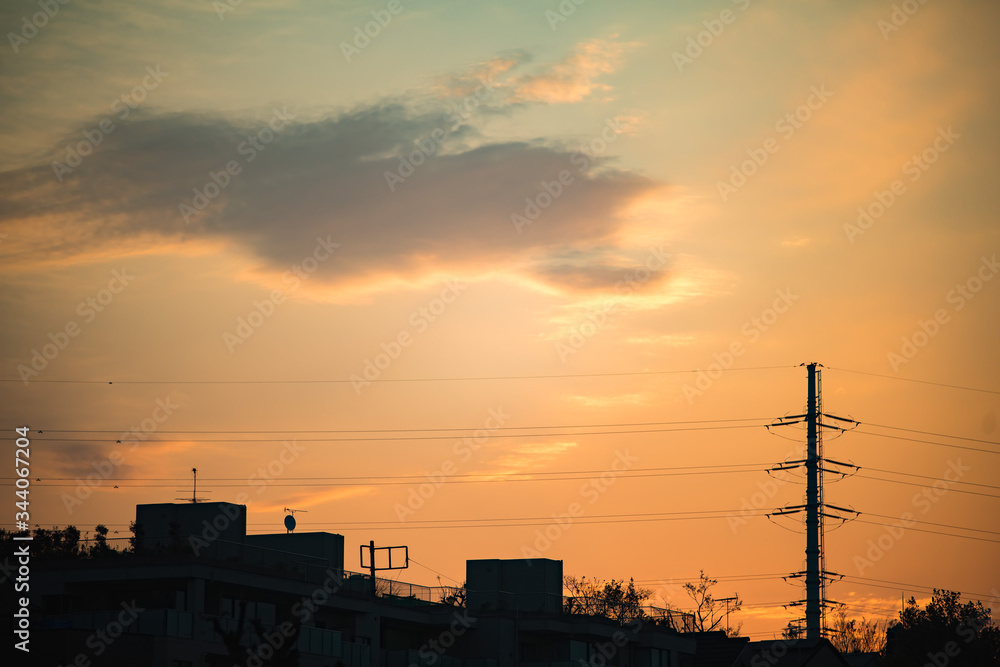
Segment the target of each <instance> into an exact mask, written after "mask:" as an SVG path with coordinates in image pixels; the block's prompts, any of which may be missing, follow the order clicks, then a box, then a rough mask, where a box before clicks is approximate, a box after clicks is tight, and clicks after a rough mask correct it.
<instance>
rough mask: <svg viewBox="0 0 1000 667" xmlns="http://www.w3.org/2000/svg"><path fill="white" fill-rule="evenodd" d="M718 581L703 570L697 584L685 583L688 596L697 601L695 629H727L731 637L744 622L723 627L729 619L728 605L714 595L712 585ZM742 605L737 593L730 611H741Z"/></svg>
mask: <svg viewBox="0 0 1000 667" xmlns="http://www.w3.org/2000/svg"><path fill="white" fill-rule="evenodd" d="M717 583H719V582H718V580H716V579H710V578H709V577H706V576H705V571H704V570H701V572H700V574H699V580H698V583H697V584H693V583H687V584H684V590H685V591H686V592H687V594H688V597H690V598H691V599H692V600H694V603H695V610H694V629H695V630H697V631H699V632H711V631H712V630H725V632H726V634H727V635H729V636H730V637H737V636H739V634H740V630H741V629H742V628H743V624H742V623H740V624H739V625H736V626H729V627H722V625H723V623H725V622H726V620H727V619H726V615H727V613H726V612H727V607H726V603H725V602H721V601H719V600H717V599H715V597H714V596H713V595H712V587H713V586H715V585H716V584H717ZM742 606H743V601H742V600H740V597H739V595H737V596H736V600H735V602H733V604H732V606H731V607H728V611H729V612H736V611H739V610H740V607H742Z"/></svg>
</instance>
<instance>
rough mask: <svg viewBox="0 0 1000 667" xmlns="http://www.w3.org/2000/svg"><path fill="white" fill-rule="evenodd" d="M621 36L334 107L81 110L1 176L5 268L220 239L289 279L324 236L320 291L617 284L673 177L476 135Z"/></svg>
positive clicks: (551, 96)
mask: <svg viewBox="0 0 1000 667" xmlns="http://www.w3.org/2000/svg"><path fill="white" fill-rule="evenodd" d="M627 46H628V45H626V44H622V43H618V42H614V41H609V40H592V41H589V42H584V43H581V44H580V45H578V47H577V48H576V49H575V51H574V53H573V54H572V55H571V56H569V57H567V58H566V59H564V60H563V61H560V62H557V63H554V64H548V65H544V64H543V65H540V66H538V67H536V68H535V70H534V71H533V72H529V73H527V74H520V73H517V70H518V69H519V68H523V66H524V65H525V63H527V62H529V61H530V57H529V55H528V54H527V53H525V52H521V51H518V52H511V53H508V54H504V55H499V56H496V57H494V58H491V59H488V60H485V61H483V62H481V63H478V64H477V65H474V66H473V67H472V68H470V69H469V70H468V71H466V72H464V73H460V74H456V75H452V76H448V77H443V78H442V79H440V80H439V82H438V84H437V85H435V86H434V87H433V88H432V89H431V90H430V91H429V92H427V91H425V92H419V93H411V94H408V95H407V96H405V97H401V98H396V99H389V100H382V101H379V102H377V103H372V104H368V105H363V106H360V107H357V108H355V109H352V110H348V111H343V112H340V113H337V114H334V115H326V116H316V115H312V116H307V114H306V112H298V111H296V110H294V109H293V110H289V109H287V108H285V107H281V108H277V107H275V108H273V109H267V110H264V111H260V112H257V113H255V114H248V113H244V114H228V115H222V114H205V113H194V112H182V113H171V114H162V113H154V112H151V111H147V110H143V109H142V108H140V109H138V110H132V111H131V112H130V113H127V114H126V113H122V114H120V115H115V116H111V117H104V118H103V120H104V121H105V122H106V123H107V122H108V121H110V127H108V126H107V125H105V126H101V125H100V123H101V121H102V118H94V119H90V120H89V121H88V122H84V123H81V124H80V125H79V127H78V128H77V129H76V130H75V131H73V132H71V133H70V134H69V135H68V136H66V137H64V138H63V140H62V141H60V142H58V144H57V145H56V146H54V147H53V148H52V149H51V151H50V154H49V157H48V159H47V163H45V164H35V165H34V166H30V167H22V168H18V169H14V170H10V171H6V172H2V173H0V233H8V236H9V238H8V239H7V240H6V241H5V243H4V244H3V246H2V247H0V257H2V258H3V260H4V265H5V267H6V268H7V269H8V270H16V267H17V266H18V264H19V263H23V262H27V261H29V260H28V259H27V258H29V257H30V258H31V261H32V262H33V263H36V264H38V263H41V264H45V263H49V264H53V263H58V264H66V263H72V262H86V261H95V260H101V259H104V258H107V257H109V256H117V257H121V256H126V255H130V254H138V253H151V252H158V253H183V254H200V253H204V252H218V251H219V250H220V249H227V250H230V251H232V252H235V253H237V254H239V255H243V256H247V257H249V260H248V262H247V269H246V270H245V271H243V272H242V273H241V274H240V277H242V278H248V277H249V278H252V279H254V280H257V281H259V282H265V283H268V284H270V285H272V286H276V287H282V286H283V285H282V281H281V277H282V276H283V275H287V272H288V271H289V270H290V269H292V268H293V267H296V266H297V265H299V264H301V263H302V262H303V260H307V259H308V258H309V257H311V256H314V251H315V250H316V248H317V247H318V246H319V245H323V244H325V245H326V246H327V247H329V246H330V244H338V248H337V251H336V252H335V253H334V255H333V256H332V258H330V259H329V260H326V261H323V262H321V263H320V265H319V267H318V268H317V270H316V271H315V272H314V273H313V274H311V275H310V280H309V286H308V291H307V293H308V294H309V295H311V296H313V297H314V298H319V299H323V300H331V301H337V300H351V299H352V298H353V297H354V296H357V295H358V294H370V293H373V292H378V291H383V290H386V289H396V288H398V287H399V286H420V285H424V284H429V283H431V282H439V281H440V280H442V279H444V278H447V277H457V276H461V277H462V278H464V279H473V280H474V279H476V278H477V277H483V278H485V277H496V276H500V277H506V278H509V279H513V280H515V281H517V282H520V283H522V284H525V285H528V286H532V287H536V288H540V289H543V290H546V291H553V292H560V293H574V294H587V293H595V292H601V291H610V290H613V289H614V288H615V285H616V284H618V283H620V281H621V280H622V277H623V276H625V275H627V274H628V271H629V270H630V269H631V268H634V267H633V265H634V264H635V256H636V254H637V253H636V252H635V249H634V248H632V247H630V246H631V243H632V242H631V241H630V240H629V238H628V236H629V233H628V216H629V215H630V211H631V210H632V209H635V208H636V203H637V202H642V201H644V200H646V199H649V198H650V196H651V194H652V193H657V192H660V191H663V190H664V186H663V185H662V184H660V183H657V182H655V181H653V180H651V179H649V178H647V177H645V176H642V175H640V174H637V173H634V172H630V171H627V170H624V169H619V168H614V167H613V166H612V161H611V158H610V157H596V156H593V155H587V156H586V157H584V156H583V155H582V154H579V153H574V152H573V150H572V149H570V148H566V147H565V146H564V145H563V144H562V143H560V142H559V141H558V140H555V139H553V140H528V141H503V140H487V139H486V138H485V135H484V134H483V133H481V132H480V130H479V129H478V128H479V126H480V125H482V124H484V123H486V122H488V120H489V118H490V116H491V115H492V114H497V113H510V112H512V111H513V110H516V109H518V108H521V107H523V106H524V104H525V103H526V102H534V103H553V102H573V101H581V100H583V99H585V98H586V97H588V96H589V95H590V94H591V93H592V92H595V91H598V90H605V89H606V87H604V86H603V85H601V84H598V83H596V82H595V79H596V78H597V77H598V76H600V75H601V74H605V73H608V72H610V71H613V69H614V68H615V67H616V66H617V63H618V62H619V60H620V59H621V55H622V54H623V52H624V50H625V49H626V47H627ZM484 82H486V83H488V85H485V84H484ZM456 98H460V99H459V101H458V102H456ZM470 108H471V109H472V111H478V112H482V111H487V112H488V113H478V114H477V113H470ZM631 124H632V120H631V119H629V118H625V117H623V120H622V123H621V125H622V126H623V127H626V126H629V125H631ZM599 129H600V130H601V131H604V132H607V131H608V130H607V128H604V127H602V128H599ZM561 176H562V179H561V180H560V178H561ZM658 222H659V223H660V224H659V226H660V227H661V228H662V227H663V225H662V221H658Z"/></svg>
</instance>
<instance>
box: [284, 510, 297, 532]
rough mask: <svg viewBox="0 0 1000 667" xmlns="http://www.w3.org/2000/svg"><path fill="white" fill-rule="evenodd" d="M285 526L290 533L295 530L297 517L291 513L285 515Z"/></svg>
mask: <svg viewBox="0 0 1000 667" xmlns="http://www.w3.org/2000/svg"><path fill="white" fill-rule="evenodd" d="M285 528H286V529H287V530H288V532H289V533H290V532H292V531H293V530H295V517H294V516H292V515H291V514H286V515H285Z"/></svg>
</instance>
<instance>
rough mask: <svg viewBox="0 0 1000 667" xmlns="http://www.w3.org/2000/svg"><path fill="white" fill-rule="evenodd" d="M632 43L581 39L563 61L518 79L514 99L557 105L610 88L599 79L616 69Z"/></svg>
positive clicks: (578, 100) (585, 97)
mask: <svg viewBox="0 0 1000 667" xmlns="http://www.w3.org/2000/svg"><path fill="white" fill-rule="evenodd" d="M631 46H634V44H631V43H623V42H616V41H613V40H603V39H594V40H590V41H586V42H582V43H580V44H579V45H577V47H576V48H575V49H574V51H573V53H572V54H571V55H570V56H568V57H567V58H565V59H564V60H562V61H560V62H558V63H554V64H552V65H550V66H548V67H545V68H543V69H542V70H541V71H540V72H538V73H537V74H531V75H526V76H523V77H521V78H519V79H517V80H516V81H515V82H514V85H513V89H514V94H513V98H514V100H515V101H519V102H545V103H548V104H555V103H567V102H581V101H583V100H585V99H587V98H589V97H591V96H592V95H593V94H595V93H598V92H607V91H610V90H611V87H610V86H608V85H607V84H603V83H599V82H598V81H597V80H596V79H597V78H598V77H600V76H601V75H603V74H609V73H611V72H614V71H615V70H616V69H617V68H618V65H619V63H620V62H621V60H622V56H623V55H624V54H625V51H626V49H628V48H629V47H631Z"/></svg>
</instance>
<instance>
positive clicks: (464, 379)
mask: <svg viewBox="0 0 1000 667" xmlns="http://www.w3.org/2000/svg"><path fill="white" fill-rule="evenodd" d="M784 368H794V366H753V367H745V368H726V369H722V370H723V371H761V370H773V369H784ZM701 370H702V369H698V368H693V369H687V370H669V371H632V372H623V373H571V374H552V375H493V376H474V377H428V378H377V379H375V380H368V379H365V380H364V382H370V383H373V384H374V383H384V382H471V381H480V380H548V379H560V378H589V377H628V376H636V375H674V374H683V373H698V372H700V371H701ZM0 382H22V380H20V379H13V378H4V379H0ZM39 382H44V383H49V384H103V385H110V384H206V385H212V384H247V385H249V384H265V385H266V384H350V383H355V382H357V380H352V379H347V380H340V379H337V380H332V379H321V380H32V383H39Z"/></svg>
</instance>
